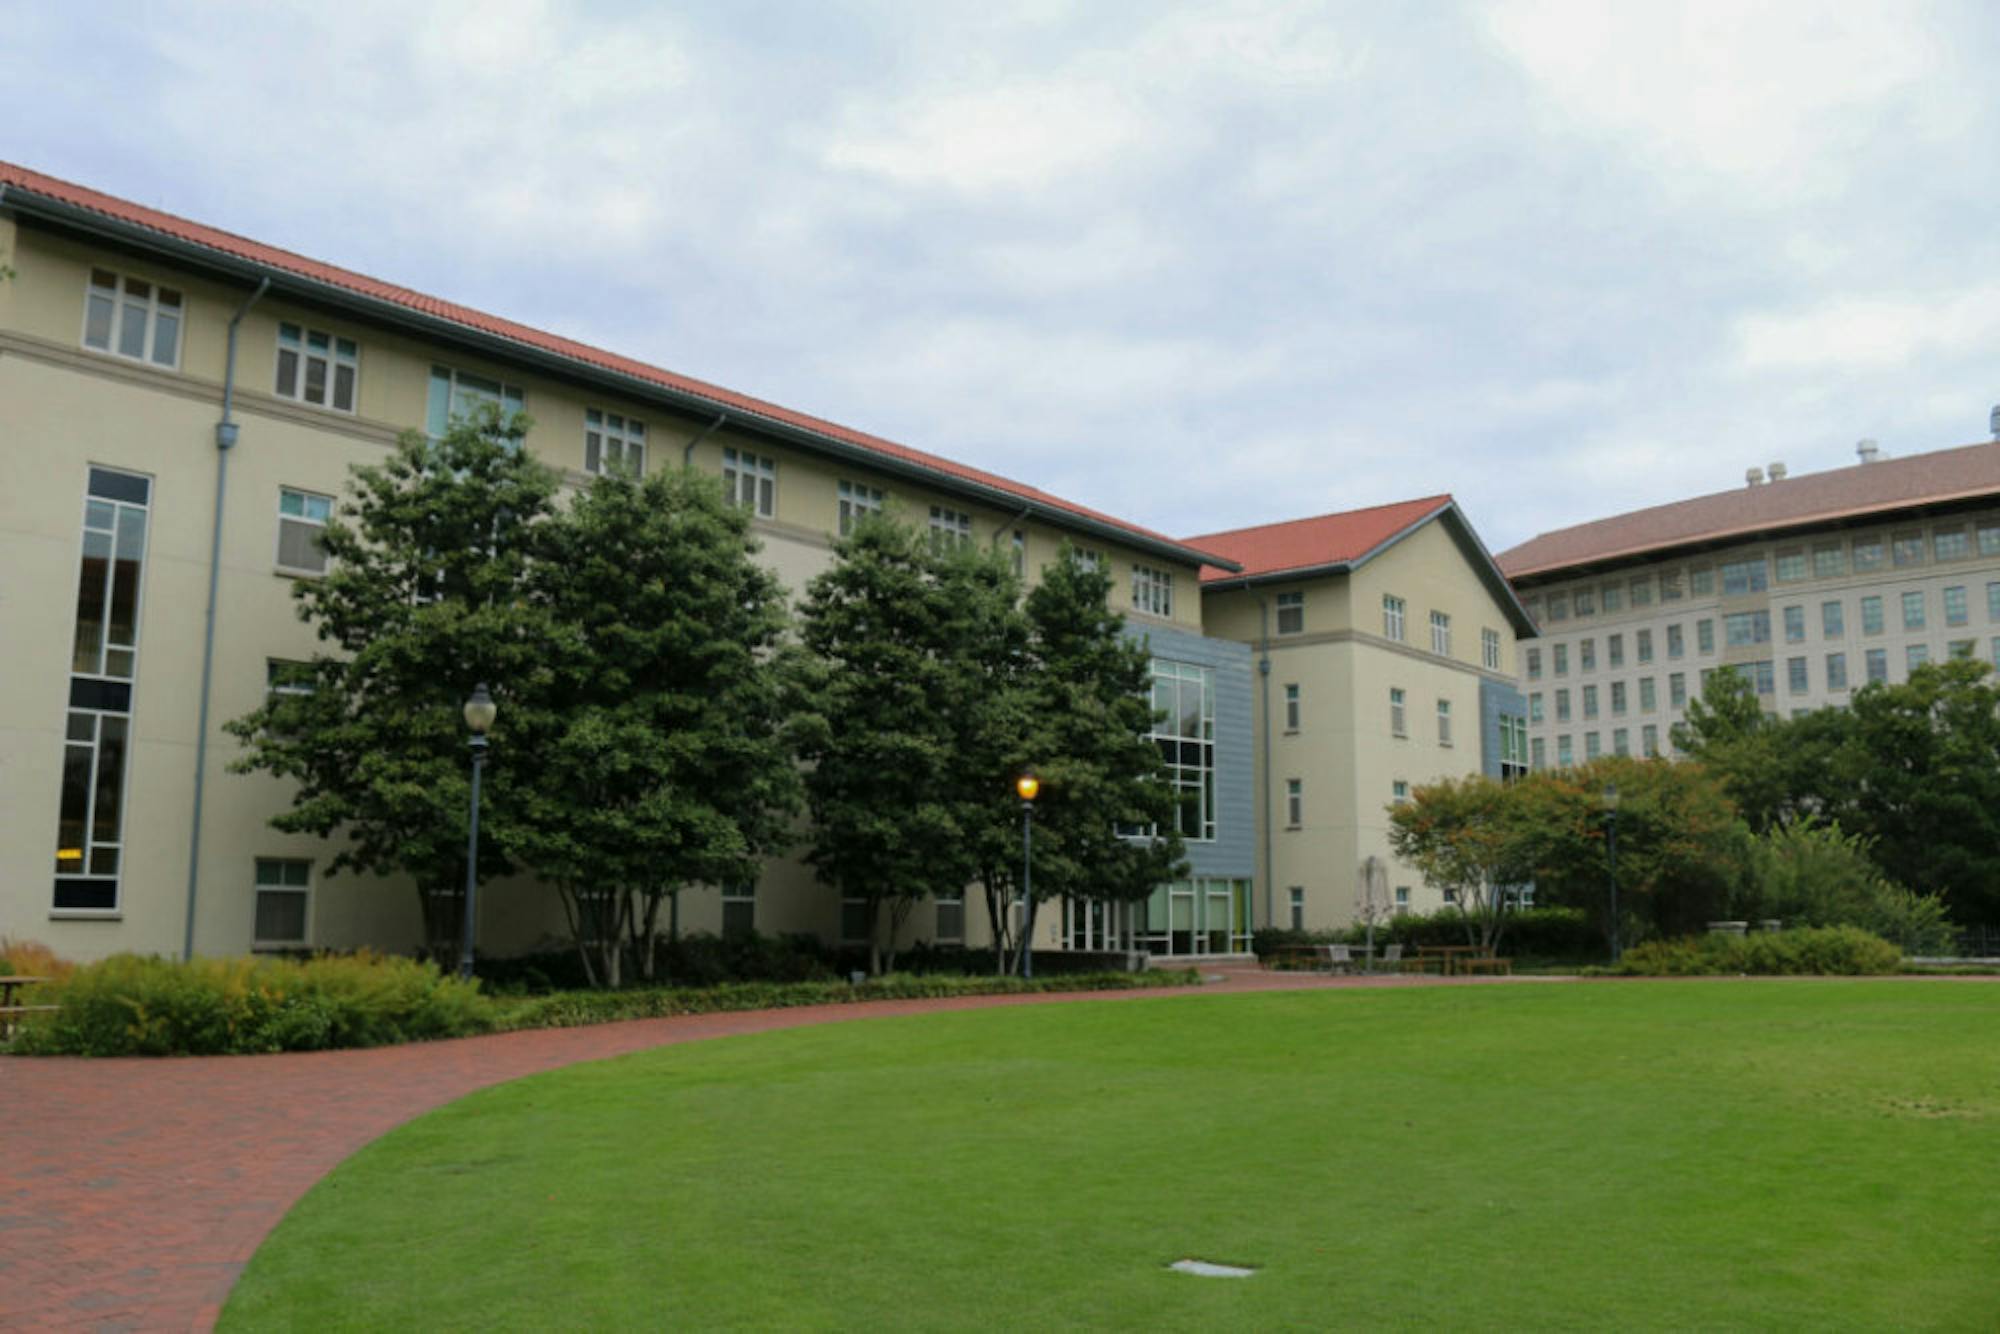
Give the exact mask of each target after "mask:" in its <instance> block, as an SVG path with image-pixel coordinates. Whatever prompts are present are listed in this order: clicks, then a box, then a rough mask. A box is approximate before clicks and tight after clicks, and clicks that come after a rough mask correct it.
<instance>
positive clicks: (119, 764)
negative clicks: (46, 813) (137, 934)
mask: <svg viewBox="0 0 2000 1334" xmlns="http://www.w3.org/2000/svg"><path fill="white" fill-rule="evenodd" d="M152 494H153V484H152V482H151V480H150V479H148V478H145V477H139V476H135V475H134V474H132V473H125V472H114V471H113V470H111V469H109V468H92V469H90V473H89V482H88V489H87V493H86V495H85V498H84V502H83V549H82V554H81V557H80V560H79V566H78V571H77V586H76V631H75V635H74V637H73V638H72V640H71V651H70V677H69V709H68V712H67V715H66V717H65V720H64V744H63V767H62V778H61V783H60V786H59V788H58V797H57V812H56V859H55V887H54V896H53V906H54V907H55V908H56V910H58V911H65V912H115V911H117V909H118V906H119V901H118V876H119V872H120V869H121V862H122V860H123V852H124V842H125V840H124V814H125V760H126V753H127V743H128V741H129V738H130V733H131V724H132V680H133V676H134V674H135V671H136V669H137V666H138V652H139V608H140V598H141V594H142V591H143V582H144V580H143V575H144V572H145V562H146V529H147V524H148V520H149V517H150V511H151V505H152Z"/></svg>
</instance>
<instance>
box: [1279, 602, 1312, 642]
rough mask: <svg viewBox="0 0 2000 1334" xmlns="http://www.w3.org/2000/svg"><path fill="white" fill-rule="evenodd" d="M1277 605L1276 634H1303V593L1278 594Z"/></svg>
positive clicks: (1304, 617) (1304, 605) (1304, 621)
mask: <svg viewBox="0 0 2000 1334" xmlns="http://www.w3.org/2000/svg"><path fill="white" fill-rule="evenodd" d="M1277 603H1278V633H1279V634H1281V635H1296V634H1303V633H1305V628H1306V595H1305V594H1304V593H1280V594H1278V597H1277Z"/></svg>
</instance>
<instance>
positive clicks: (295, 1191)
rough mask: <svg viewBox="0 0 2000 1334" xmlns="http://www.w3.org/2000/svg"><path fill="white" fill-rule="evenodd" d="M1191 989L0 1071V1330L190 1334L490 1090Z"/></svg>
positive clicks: (20, 1065)
mask: <svg viewBox="0 0 2000 1334" xmlns="http://www.w3.org/2000/svg"><path fill="white" fill-rule="evenodd" d="M1207 971H1209V972H1210V973H1211V975H1214V974H1217V973H1219V974H1220V977H1219V980H1218V981H1216V982H1215V983H1213V984H1211V985H1210V986H1207V987H1204V988H1199V989H1198V990H1199V991H1200V993H1201V994H1227V993H1232V992H1236V993H1241V992H1247V991H1263V990H1289V989H1295V988H1307V987H1372V986H1413V985H1439V983H1438V982H1437V981H1436V980H1432V981H1431V982H1429V983H1424V982H1420V981H1418V980H1415V979H1401V978H1395V977H1377V978H1366V977H1363V978H1342V979H1332V978H1327V977H1316V976H1314V975H1312V974H1308V973H1262V972H1259V971H1258V970H1256V969H1255V968H1244V967H1242V966H1240V965H1239V966H1225V967H1222V968H1220V969H1216V968H1210V969H1208V970H1207ZM1523 980H1528V979H1523ZM1459 984H1460V985H1474V986H1478V985H1490V983H1488V982H1486V981H1483V980H1481V981H1475V980H1469V979H1467V980H1461V982H1460V983H1459ZM1445 985H1452V984H1451V983H1445ZM1189 990H1195V989H1187V988H1171V989H1163V990H1158V991H1136V992H1095V993H1063V994H1059V995H1058V994H1051V995H1047V996H981V997H966V998H962V999H953V1000H929V1001H881V1002H873V1003H870V1004H866V1005H826V1006H813V1007H807V1008H800V1009H795V1010H759V1011H751V1012H747V1013H742V1014H717V1015H690V1016H685V1017H681V1018H675V1019H646V1020H637V1021H634V1022H630V1023H621V1024H603V1025H599V1026H597V1027H593V1028H570V1029H547V1030H540V1031H535V1032H526V1033H506V1034H497V1035H494V1036H491V1037H480V1038H465V1039H460V1040H458V1041H453V1042H433V1043H423V1044H419V1045H415V1046H408V1047H385V1048H376V1049H373V1050H368V1051H337V1052H310V1053H307V1052H301V1053H292V1054H286V1055H279V1056H210V1057H188V1058H180V1059H164V1060H162V1059H145V1058H131V1059H117V1060H79V1059H72V1058H42V1059H30V1058H26V1057H0V1115H3V1116H4V1120H0V1328H4V1329H8V1330H14V1329H23V1330H26V1329H56V1328H64V1329H91V1330H99V1331H110V1330H136V1329H148V1330H152V1329H173V1330H186V1329H207V1328H208V1327H209V1326H211V1325H212V1324H214V1322H215V1317H216V1314H217V1313H218V1312H219V1311H220V1310H221V1307H222V1303H223V1301H224V1299H225V1298H226V1297H227V1296H228V1295H229V1289H230V1287H231V1285H232V1284H234V1283H235V1281H236V1276H237V1274H238V1273H240V1272H241V1271H242V1268H243V1266H244V1264H245V1263H246V1262H247V1261H248V1260H249V1259H250V1255H251V1253H252V1252H253V1251H255V1250H256V1249H257V1246H258V1244H259V1243H261V1242H262V1241H263V1239H264V1237H265V1235H266V1234H267V1233H268V1232H270V1230H271V1229H272V1227H274V1226H275V1225H276V1224H277V1222H278V1220H279V1219H280V1218H282V1217H283V1216H284V1214H285V1211H286V1210H287V1209H289V1208H291V1206H292V1204H293V1203H294V1202H295V1201H296V1200H297V1199H298V1198H299V1196H301V1195H302V1194H304V1193H305V1191H306V1189H307V1188H308V1187H310V1186H311V1185H312V1184H313V1183H314V1182H315V1181H317V1180H319V1179H320V1177H322V1176H324V1175H325V1174H326V1173H327V1172H328V1171H330V1170H331V1169H332V1168H333V1167H334V1166H335V1165H336V1164H337V1163H339V1162H340V1161H341V1160H342V1159H344V1158H346V1157H347V1156H348V1155H349V1154H351V1153H353V1152H354V1151H355V1150H356V1149H359V1148H360V1147H361V1146H362V1145H364V1144H367V1143H368V1142H369V1141H371V1140H373V1139H376V1138H377V1137H379V1136H380V1135H382V1134H384V1133H386V1132H387V1131H389V1130H391V1129H394V1128H395V1127H396V1126H398V1125H401V1124H402V1123H403V1122H405V1121H407V1120H409V1119H411V1118H412V1117H415V1116H417V1115H420V1114H421V1113H423V1112H427V1111H429V1110H430V1109H431V1108H433V1107H437V1106H439V1105H441V1104H443V1103H447V1102H450V1101H452V1100H453V1099H455V1098H459V1097H462V1096H464V1095H465V1094H467V1093H470V1092H472V1091H473V1090H475V1089H480V1088H484V1087H486V1086H487V1085H489V1084H498V1083H502V1082H504V1081H506V1080H510V1079H518V1078H520V1077H521V1076H523V1075H530V1074H535V1073H537V1072H539V1071H542V1070H551V1069H554V1068H556V1067H558V1066H563V1065H569V1064H572V1063H574V1062H577V1061H591V1060H599V1059H602V1058H604V1057H608V1056H619V1055H623V1054H624V1053H626V1052H633V1051H641V1050H644V1049H646V1048H649V1047H660V1046H667V1045H670V1044H672V1043H677V1042H693V1041H698V1040H700V1039H703V1038H716V1037H729V1036H734V1035H737V1034H742V1033H761V1032H765V1031H767V1030H770V1029H777V1028H795V1027H799V1026H802V1025H807V1024H824V1023H832V1022H837V1021H841V1020H854V1019H869V1018H877V1017H881V1016H884V1015H904V1014H920V1013H931V1012H935V1011H939V1010H966V1009H976V1008H984V1007H987V1006H995V1005H1021V1004H1038V1003H1045V1002H1047V1001H1054V1000H1080V999H1090V1000H1137V999H1145V998H1151V997H1157V996H1175V995H1186V994H1188V992H1189Z"/></svg>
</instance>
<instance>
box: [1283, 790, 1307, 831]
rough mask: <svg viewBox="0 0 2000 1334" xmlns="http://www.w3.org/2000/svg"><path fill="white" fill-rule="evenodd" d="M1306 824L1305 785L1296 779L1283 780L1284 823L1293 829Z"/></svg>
mask: <svg viewBox="0 0 2000 1334" xmlns="http://www.w3.org/2000/svg"><path fill="white" fill-rule="evenodd" d="M1305 822H1306V789H1305V783H1304V782H1303V781H1302V780H1300V779H1297V778H1287V779H1286V780H1285V823H1286V824H1287V825H1289V826H1291V827H1292V828H1293V829H1297V828H1300V827H1301V826H1302V825H1304V824H1305Z"/></svg>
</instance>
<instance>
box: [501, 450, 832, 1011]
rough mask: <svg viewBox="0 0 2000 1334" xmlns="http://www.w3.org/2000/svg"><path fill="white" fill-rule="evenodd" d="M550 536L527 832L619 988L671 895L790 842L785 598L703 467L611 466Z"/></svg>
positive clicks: (523, 849) (592, 966) (519, 839)
mask: <svg viewBox="0 0 2000 1334" xmlns="http://www.w3.org/2000/svg"><path fill="white" fill-rule="evenodd" d="M537 534H538V537H539V538H540V542H541V548H540V555H541V559H540V560H539V562H538V564H537V567H536V572H535V577H534V579H533V580H532V581H531V582H532V586H533V591H534V594H535V596H536V598H537V600H538V601H539V603H540V604H541V605H542V606H543V607H545V608H546V610H547V613H548V615H549V616H550V617H551V619H552V620H553V622H554V623H555V625H557V626H558V627H559V630H560V634H559V637H558V639H557V645H558V650H559V651H558V656H557V658H556V660H555V663H554V664H553V665H554V668H555V673H556V678H557V679H556V681H555V683H554V688H553V690H552V691H551V696H550V710H551V717H550V726H549V730H548V734H547V736H546V737H545V738H544V740H543V743H542V745H541V746H540V747H539V749H538V752H537V755H536V757H535V763H534V765H533V767H532V770H531V771H529V772H525V773H521V774H519V775H518V776H517V778H516V782H517V783H518V785H519V786H520V787H521V788H522V789H523V791H522V794H521V800H520V803H519V804H520V807H521V816H520V822H519V826H518V828H517V830H516V831H515V834H514V838H513V846H514V848H515V849H516V850H517V851H518V852H519V853H520V855H521V856H522V858H523V859H524V860H525V861H526V862H527V863H528V864H529V865H531V866H532V867H533V868H534V870H535V871H536V872H537V874H539V875H540V876H542V877H543V878H545V879H546V880H548V881H549V882H550V883H551V884H553V885H554V886H555V888H556V890H557V892H558V893H559V894H560V896H561V898H562V901H563V905H564V909H565V912H566V914H567V916H568V919H569V922H570V925H571V927H572V930H573V933H574V935H575V938H576V941H577V944H578V948H579V951H580V952H581V954H582V957H583V961H584V965H585V967H586V970H587V971H588V973H589V975H590V976H591V977H592V978H593V980H595V981H597V982H599V983H601V984H605V985H610V986H617V985H618V984H619V983H620V982H621V980H622V979H623V973H624V961H625V959H626V958H627V957H629V958H630V959H631V960H632V961H633V962H634V963H635V964H636V966H637V970H638V973H639V975H640V976H641V977H643V978H650V977H651V976H652V975H653V956H654V949H653V941H654V937H655V934H656V931H657V928H658V924H659V916H660V909H661V906H662V904H663V903H664V902H666V901H667V900H668V899H669V898H670V897H672V896H674V895H677V894H678V893H679V892H680V891H681V890H682V889H683V888H685V887H687V886H690V885H696V884H706V885H716V886H722V885H729V884H734V883H740V882H743V881H753V880H755V878H756V876H757V872H758V867H759V863H760V861H761V859H762V858H763V856H765V855H766V854H767V853H769V852H771V851H773V850H775V849H777V848H779V847H780V846H781V845H783V844H784V843H786V842H788V841H789V829H790V821H791V816H792V814H793V812H794V811H795V809H796V807H797V804H798V776H797V770H796V768H795V767H794V765H793V764H792V760H791V754H790V750H789V748H788V747H787V746H786V745H785V743H784V741H783V738H782V737H781V735H780V728H779V723H780V718H781V713H782V699H781V694H780V687H779V679H778V671H777V669H776V667H775V665H774V662H773V656H774V654H775V652H776V650H777V648H778V641H779V637H780V635H781V634H782V633H783V631H784V629H785V624H786V622H785V611H784V598H783V592H782V590H781V589H780V587H779V585H778V582H777V580H776V578H775V577H774V576H772V575H771V574H770V573H769V572H768V571H766V570H765V569H763V568H762V567H761V566H759V565H758V564H757V563H756V561H755V559H754V557H755V554H756V552H757V550H758V548H757V544H756V542H755V541H754V540H753V539H752V537H751V536H750V523H749V518H748V516H747V515H746V514H745V513H744V512H743V511H742V510H740V509H738V508H736V507H734V506H731V505H729V504H727V503H726V502H725V501H724V499H723V496H722V491H721V489H720V487H719V486H718V485H717V484H716V482H715V480H714V479H713V478H709V477H704V476H702V475H699V474H697V473H695V472H693V471H692V470H677V471H669V472H661V473H656V474H654V475H652V476H649V477H647V478H645V479H644V480H643V481H638V480H634V479H633V478H631V477H629V476H627V475H625V474H624V473H622V472H615V471H614V472H612V473H609V474H607V475H605V476H601V477H598V478H596V479H594V480H593V481H592V482H591V483H590V484H589V486H587V487H586V488H584V489H583V490H582V491H581V492H579V493H578V494H577V496H576V498H575V500H574V502H573V503H572V504H571V505H570V507H569V508H568V510H567V511H565V512H564V513H563V514H562V515H560V516H559V517H558V518H556V519H554V520H552V521H549V522H546V523H544V524H542V525H540V527H539V528H538V530H537Z"/></svg>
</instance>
